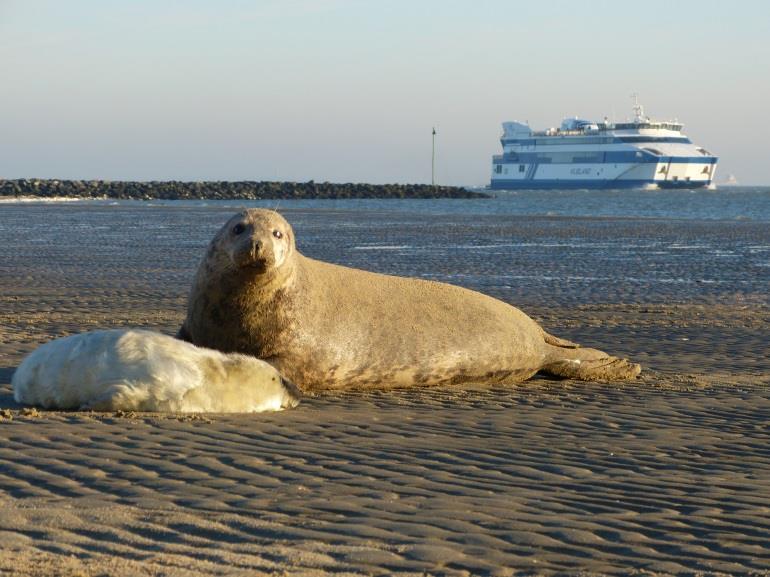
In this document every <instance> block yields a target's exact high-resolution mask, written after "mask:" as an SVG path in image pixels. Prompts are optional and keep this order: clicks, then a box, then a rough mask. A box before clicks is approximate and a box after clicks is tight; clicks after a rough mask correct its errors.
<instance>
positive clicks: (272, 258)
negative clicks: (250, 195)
mask: <svg viewBox="0 0 770 577" xmlns="http://www.w3.org/2000/svg"><path fill="white" fill-rule="evenodd" d="M212 249H213V250H214V251H216V253H218V255H219V257H220V258H222V257H226V258H227V259H228V260H229V262H228V263H227V264H228V265H229V267H233V268H236V269H240V270H248V271H249V272H251V273H254V274H264V273H267V272H269V271H273V270H275V269H280V268H281V266H283V265H284V263H286V262H287V260H288V259H289V257H290V256H291V255H292V253H293V252H294V250H295V246H294V231H293V230H292V228H291V225H290V224H289V223H288V222H286V219H284V218H283V217H282V216H281V215H280V214H278V213H277V212H275V211H273V210H264V209H249V210H244V211H243V212H240V213H238V214H236V215H235V216H233V217H232V218H231V219H230V220H229V221H227V223H226V224H225V225H224V226H223V227H222V228H221V229H220V231H219V232H218V233H217V235H216V237H215V238H214V241H213V242H212ZM229 267H228V268H229Z"/></svg>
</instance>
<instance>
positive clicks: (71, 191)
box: [0, 179, 488, 200]
mask: <svg viewBox="0 0 770 577" xmlns="http://www.w3.org/2000/svg"><path fill="white" fill-rule="evenodd" d="M0 197H6V198H7V197H41V198H55V197H66V198H116V199H135V200H152V199H166V200H197V199H206V200H227V199H248V200H260V199H309V198H487V197H488V195H486V194H484V193H480V192H473V191H470V190H467V189H465V188H462V187H457V186H431V185H427V184H365V183H331V182H313V181H312V180H311V181H309V182H269V181H259V182H257V181H199V182H182V181H176V180H169V181H146V182H135V181H110V180H48V179H46V180H43V179H17V180H0Z"/></svg>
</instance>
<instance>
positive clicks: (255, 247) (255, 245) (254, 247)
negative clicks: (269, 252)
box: [251, 238, 262, 258]
mask: <svg viewBox="0 0 770 577" xmlns="http://www.w3.org/2000/svg"><path fill="white" fill-rule="evenodd" d="M261 248H262V243H261V242H260V241H259V239H256V238H255V239H252V241H251V258H257V257H258V256H259V251H260V249H261Z"/></svg>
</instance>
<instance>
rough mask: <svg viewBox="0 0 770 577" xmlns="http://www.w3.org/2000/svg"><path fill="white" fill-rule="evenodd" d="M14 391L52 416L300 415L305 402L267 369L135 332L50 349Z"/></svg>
mask: <svg viewBox="0 0 770 577" xmlns="http://www.w3.org/2000/svg"><path fill="white" fill-rule="evenodd" d="M11 383H12V385H13V390H14V399H16V402H17V403H22V404H25V405H39V406H42V407H45V408H47V409H77V408H80V409H84V410H94V411H116V410H124V411H129V410H133V411H153V412H180V413H188V412H189V413H195V412H211V413H227V412H236V413H240V412H243V413H247V412H261V411H279V410H281V409H284V408H289V407H294V406H296V405H297V404H298V403H299V398H300V393H299V391H298V390H297V388H296V387H295V386H294V385H293V384H292V383H291V382H289V381H286V380H285V379H283V378H282V377H281V375H280V374H279V372H278V371H277V370H276V369H275V368H274V367H272V366H271V365H270V364H268V363H266V362H264V361H260V360H258V359H256V358H254V357H249V356H246V355H241V354H224V353H220V352H219V351H213V350H210V349H205V348H201V347H196V346H194V345H191V344H190V343H186V342H183V341H180V340H178V339H175V338H173V337H170V336H167V335H162V334H160V333H156V332H152V331H146V330H135V329H129V330H120V329H118V330H105V331H93V332H89V333H83V334H79V335H73V336H69V337H64V338H60V339H56V340H53V341H50V342H48V343H46V344H44V345H42V346H40V347H39V348H37V349H36V350H35V351H33V352H32V353H30V354H29V355H28V356H27V357H26V358H25V359H24V360H23V361H22V363H21V365H19V367H18V369H16V372H15V373H14V375H13V378H12V379H11Z"/></svg>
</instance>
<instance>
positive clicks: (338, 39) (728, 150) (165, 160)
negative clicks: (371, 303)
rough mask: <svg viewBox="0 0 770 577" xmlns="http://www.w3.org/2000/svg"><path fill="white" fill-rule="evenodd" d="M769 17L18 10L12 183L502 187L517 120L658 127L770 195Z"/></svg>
mask: <svg viewBox="0 0 770 577" xmlns="http://www.w3.org/2000/svg"><path fill="white" fill-rule="evenodd" d="M768 31H770V2H767V1H764V0H761V1H760V0H756V1H752V0H734V1H733V2H724V1H710V0H676V1H674V0H665V1H662V0H646V1H645V2H631V1H623V0H615V1H606V2H605V1H600V0H596V1H582V2H581V1H567V0H564V1H556V0H553V1H548V0H538V1H537V2H533V1H532V0H527V1H522V2H517V1H513V0H499V1H497V0H490V1H483V0H477V1H471V0H468V1H463V2H461V1H449V0H422V1H421V0H407V1H402V0H387V1H383V0H377V1H374V0H373V1H365V0H276V1H267V0H266V1H252V2H246V1H236V0H219V1H214V0H211V1H208V2H203V1H195V0H133V1H130V0H124V1H117V0H115V1H110V0H66V1H65V0H0V178H2V177H5V178H20V177H43V178H50V177H58V178H89V179H90V178H106V179H113V180H117V179H133V180H148V179H183V180H212V179H222V180H240V179H254V180H263V179H267V180H271V179H280V180H298V181H305V180H311V179H313V180H316V181H324V180H329V181H333V182H347V181H366V182H426V181H428V182H429V181H430V153H431V136H430V133H431V127H432V126H434V125H435V126H436V129H437V131H438V136H437V157H438V161H437V174H438V178H439V181H440V182H442V183H446V184H471V185H473V184H484V183H486V182H488V180H489V166H490V156H491V155H492V154H493V153H496V152H497V151H498V150H499V146H500V145H499V140H498V139H499V135H500V122H502V121H503V120H513V119H518V120H529V122H530V124H531V125H532V126H533V127H535V128H545V127H548V126H553V125H557V124H558V123H559V121H560V120H561V118H562V117H564V116H568V115H580V116H582V117H588V118H598V119H601V118H602V117H604V116H605V115H607V116H610V117H611V116H612V115H613V114H614V115H615V118H616V119H621V118H624V117H626V116H629V115H630V113H631V110H630V106H631V100H630V98H629V95H630V94H631V93H632V92H638V93H639V94H640V99H641V101H642V102H643V104H644V105H645V107H646V111H647V113H648V114H649V115H650V116H652V117H655V118H674V117H676V118H677V119H678V120H680V121H682V122H684V123H685V132H686V133H687V134H688V135H689V136H691V137H692V138H693V140H695V141H696V142H697V143H699V144H701V145H702V146H704V147H706V148H708V149H709V150H711V151H713V152H714V153H716V154H717V155H719V156H720V167H719V169H718V177H722V178H724V177H725V176H726V175H727V174H728V173H734V174H735V175H736V176H737V178H738V179H739V181H740V182H741V183H746V184H750V183H755V184H770V154H768V152H770V120H769V119H770V33H769V32H768Z"/></svg>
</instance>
